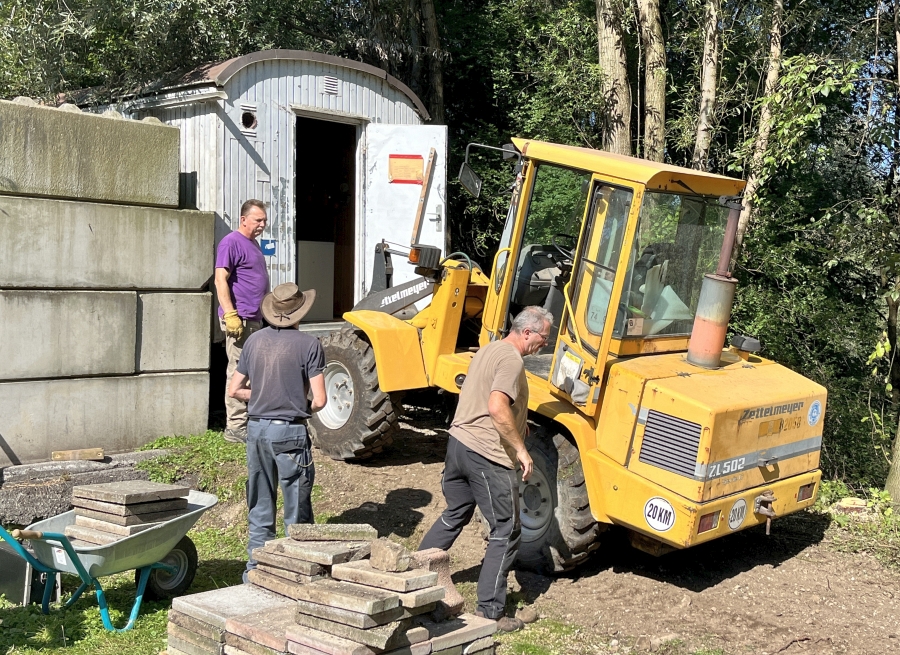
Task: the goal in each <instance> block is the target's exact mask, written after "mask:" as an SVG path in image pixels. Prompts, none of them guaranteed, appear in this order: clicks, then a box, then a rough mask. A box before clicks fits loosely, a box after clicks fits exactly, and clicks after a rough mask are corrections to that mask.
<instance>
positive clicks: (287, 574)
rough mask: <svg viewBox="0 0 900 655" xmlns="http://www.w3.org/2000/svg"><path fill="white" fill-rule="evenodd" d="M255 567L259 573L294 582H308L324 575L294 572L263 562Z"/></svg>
mask: <svg viewBox="0 0 900 655" xmlns="http://www.w3.org/2000/svg"><path fill="white" fill-rule="evenodd" d="M256 568H257V570H259V571H260V572H261V573H267V574H268V575H274V576H276V577H279V578H284V579H285V580H287V581H288V582H294V583H296V584H309V583H310V582H315V581H316V580H321V579H322V578H324V577H325V576H323V575H304V574H302V573H295V572H294V571H287V570H285V569H279V568H277V567H275V566H266V565H265V564H257V565H256Z"/></svg>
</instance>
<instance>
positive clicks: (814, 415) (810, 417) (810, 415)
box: [806, 400, 822, 426]
mask: <svg viewBox="0 0 900 655" xmlns="http://www.w3.org/2000/svg"><path fill="white" fill-rule="evenodd" d="M821 416H822V403H820V402H819V401H818V400H814V401H813V404H812V405H810V406H809V411H808V412H807V413H806V422H807V423H809V424H810V425H811V426H812V425H815V424H816V423H818V422H819V417H821Z"/></svg>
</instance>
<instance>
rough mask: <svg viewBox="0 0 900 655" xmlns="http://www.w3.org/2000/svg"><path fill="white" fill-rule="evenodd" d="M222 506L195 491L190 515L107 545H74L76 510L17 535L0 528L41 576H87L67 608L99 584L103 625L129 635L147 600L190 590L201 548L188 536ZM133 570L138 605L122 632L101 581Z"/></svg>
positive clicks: (46, 603)
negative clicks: (68, 529) (25, 541)
mask: <svg viewBox="0 0 900 655" xmlns="http://www.w3.org/2000/svg"><path fill="white" fill-rule="evenodd" d="M217 502H219V499H218V498H216V497H215V496H214V495H213V494H207V493H203V492H201V491H191V492H190V494H189V495H188V509H187V512H186V513H184V514H182V515H181V516H177V517H175V518H173V519H170V520H168V521H163V522H161V523H159V524H158V525H155V526H154V527H152V528H148V529H146V530H144V531H143V532H138V533H137V534H133V535H131V536H130V537H122V538H121V539H119V540H118V541H114V542H113V543H111V544H107V545H105V546H81V545H79V546H78V547H75V546H73V545H72V542H71V541H69V538H68V537H67V536H66V535H65V534H63V532H64V531H65V529H66V527H67V526H69V525H72V524H73V523H75V512H74V511H71V512H66V513H64V514H59V515H57V516H53V517H51V518H49V519H45V520H43V521H38V522H37V523H32V524H31V525H29V526H28V527H27V528H25V529H23V530H13V531H12V534H10V533H9V532H7V531H6V530H4V529H3V528H2V527H0V538H2V539H3V540H4V541H6V542H7V543H8V544H9V545H10V546H12V548H13V550H15V551H16V553H17V554H18V555H19V556H20V557H22V558H24V559H25V560H26V561H27V562H28V563H29V564H31V566H32V567H33V568H34V569H35V570H37V571H39V572H41V573H45V574H56V573H70V574H73V575H77V576H78V577H79V578H81V586H79V587H78V589H77V590H76V591H75V593H74V594H73V595H72V597H71V598H70V599H69V600H68V601H67V602H66V605H65V606H66V607H69V606H70V605H72V604H73V603H75V601H77V600H78V599H79V598H80V597H81V594H82V593H84V591H85V590H86V589H87V588H88V587H91V586H93V587H94V590H95V592H96V594H97V603H98V605H99V606H100V616H101V617H102V618H103V627H105V628H106V629H107V630H111V631H115V632H125V631H126V630H131V628H132V627H133V626H134V622H135V620H136V619H137V617H138V613H139V612H140V611H141V602H142V601H143V599H144V598H145V597H146V598H148V599H150V600H163V599H165V598H171V597H174V596H178V595H181V594H182V593H183V592H184V591H186V590H187V588H188V587H190V585H191V583H192V582H193V581H194V575H195V574H196V572H197V549H196V547H195V546H194V542H193V541H191V540H190V538H189V537H187V536H186V535H187V532H188V530H190V529H191V528H192V527H193V525H194V523H196V522H197V520H198V519H199V518H200V516H201V515H202V514H203V512H205V511H206V510H208V509H209V508H211V507H213V506H214V505H215V504H216V503H217ZM19 539H28V540H29V541H30V542H31V548H32V550H33V551H34V554H32V553H30V552H28V551H27V550H25V548H23V547H22V545H21V544H20V543H19V542H18V541H17V540H19ZM131 569H134V570H135V572H134V577H135V583H136V585H137V592H136V595H135V599H134V605H133V606H132V608H131V615H130V616H129V618H128V623H127V624H126V625H125V627H123V628H118V629H117V628H116V627H115V626H113V624H112V621H111V620H110V618H109V607H108V605H107V604H106V594H105V593H104V592H103V587H101V586H100V582H99V580H98V578H101V577H104V576H107V575H113V574H115V573H122V572H123V571H129V570H131ZM53 587H54V585H52V584H47V585H45V586H44V598H43V602H42V603H41V612H43V613H44V614H48V613H49V612H50V596H51V593H52V591H53Z"/></svg>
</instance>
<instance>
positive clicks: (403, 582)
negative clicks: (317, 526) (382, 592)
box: [331, 560, 438, 593]
mask: <svg viewBox="0 0 900 655" xmlns="http://www.w3.org/2000/svg"><path fill="white" fill-rule="evenodd" d="M331 577H333V578H334V579H335V580H347V581H348V582H357V583H359V584H364V585H368V586H370V587H378V588H379V589H389V590H391V591H397V592H400V593H407V592H410V591H415V590H416V589H424V588H425V587H431V586H434V585H435V584H437V580H438V575H437V573H431V572H429V571H426V570H424V569H413V570H411V571H404V572H402V573H391V572H389V571H379V570H378V569H375V568H372V565H371V564H369V562H368V561H365V560H363V561H360V562H348V563H346V564H338V565H335V566H333V567H332V568H331Z"/></svg>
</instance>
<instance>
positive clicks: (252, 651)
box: [225, 632, 287, 655]
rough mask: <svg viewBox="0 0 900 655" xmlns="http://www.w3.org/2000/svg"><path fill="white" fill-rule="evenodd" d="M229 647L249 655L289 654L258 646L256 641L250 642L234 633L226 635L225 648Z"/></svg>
mask: <svg viewBox="0 0 900 655" xmlns="http://www.w3.org/2000/svg"><path fill="white" fill-rule="evenodd" d="M228 646H231V647H232V648H238V649H240V650H242V651H244V652H246V653H248V654H249V655H282V653H285V652H287V651H281V650H275V649H274V648H269V647H268V646H263V645H262V644H257V643H256V642H255V641H250V640H249V639H245V638H244V637H240V636H238V635H236V634H234V633H232V632H226V633H225V647H226V648H227V647H228Z"/></svg>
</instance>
